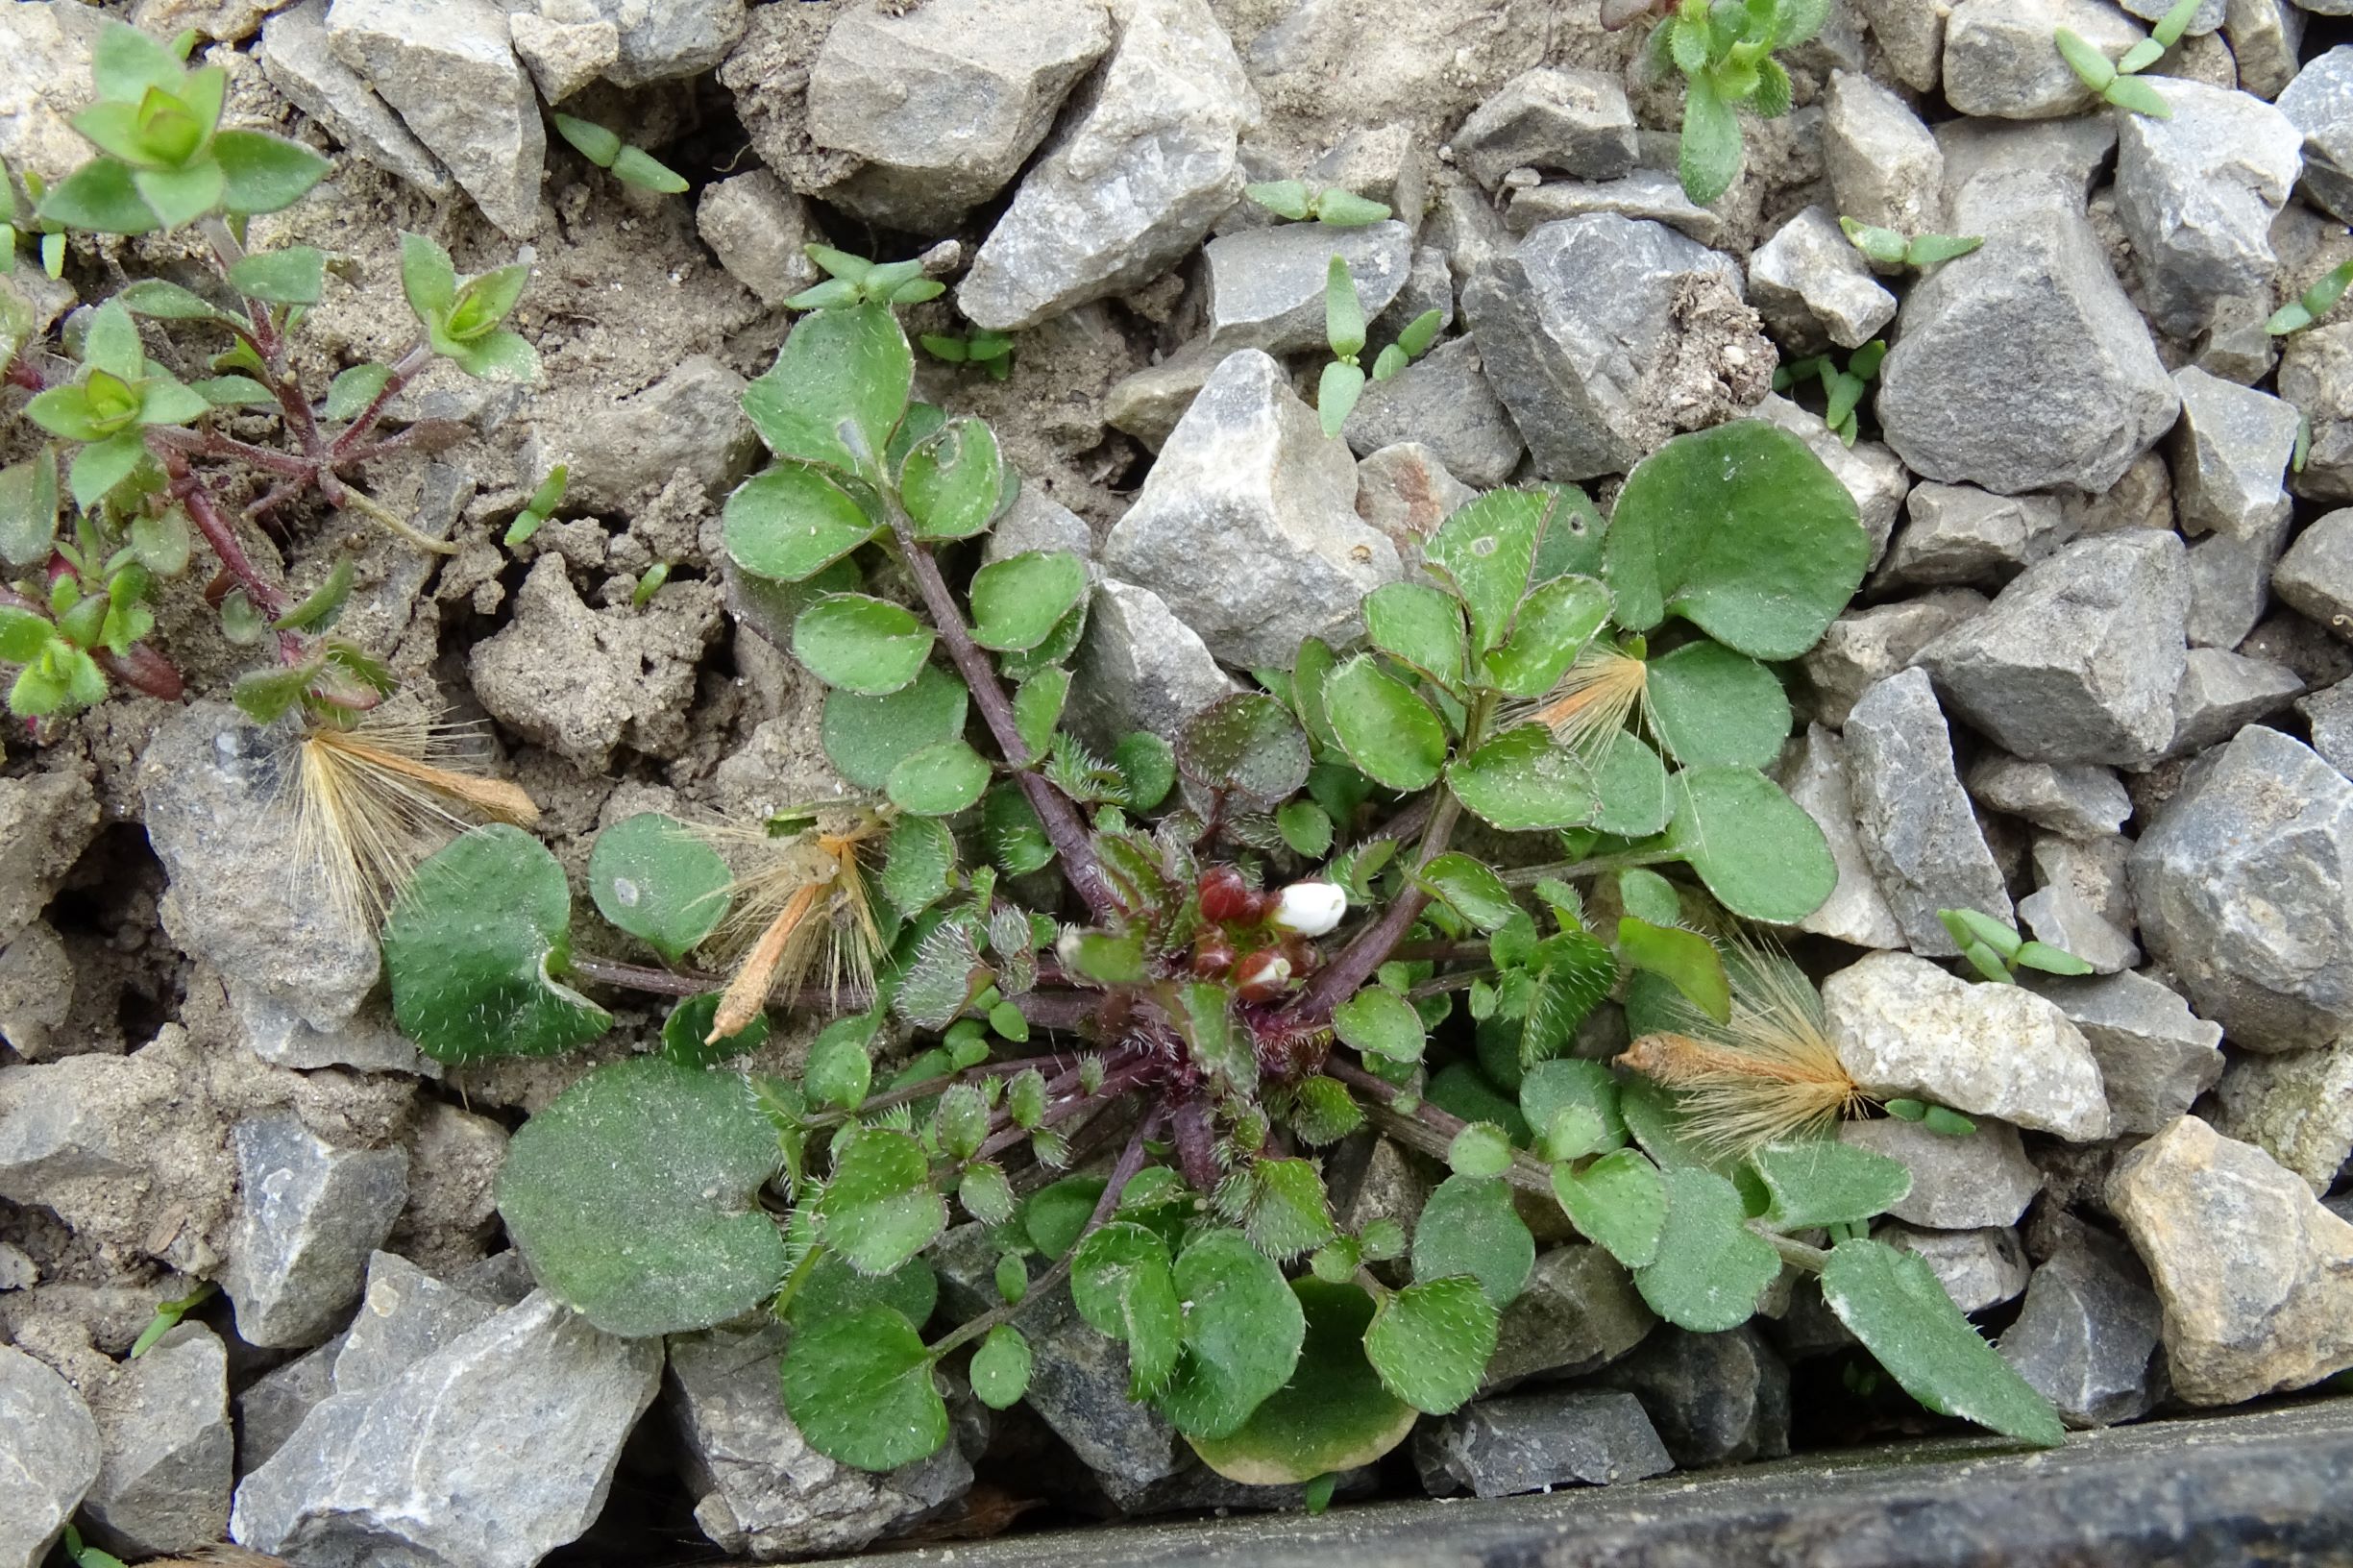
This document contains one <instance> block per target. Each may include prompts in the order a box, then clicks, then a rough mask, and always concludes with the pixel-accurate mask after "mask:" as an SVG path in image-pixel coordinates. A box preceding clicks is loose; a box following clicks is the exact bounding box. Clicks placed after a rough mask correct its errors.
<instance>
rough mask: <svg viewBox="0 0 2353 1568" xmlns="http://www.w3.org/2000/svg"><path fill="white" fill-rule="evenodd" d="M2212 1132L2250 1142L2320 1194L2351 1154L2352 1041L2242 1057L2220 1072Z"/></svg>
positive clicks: (2352, 1123) (2325, 1189)
mask: <svg viewBox="0 0 2353 1568" xmlns="http://www.w3.org/2000/svg"><path fill="white" fill-rule="evenodd" d="M2218 1098H2219V1099H2220V1100H2221V1102H2222V1114H2221V1115H2220V1116H2219V1117H2218V1119H2217V1122H2216V1125H2217V1127H2218V1129H2219V1130H2220V1131H2221V1132H2222V1133H2223V1135H2224V1136H2226V1137H2229V1138H2235V1139H2239V1140H2240V1141H2241V1142H2243V1143H2252V1144H2254V1145H2255V1146H2256V1147H2257V1148H2259V1149H2261V1150H2263V1151H2264V1152H2265V1153H2266V1154H2267V1155H2269V1156H2270V1157H2271V1158H2272V1159H2274V1160H2276V1161H2278V1162H2279V1163H2280V1164H2282V1165H2284V1166H2286V1167H2287V1168H2288V1169H2290V1170H2292V1171H2294V1172H2295V1173H2296V1174H2297V1175H2298V1176H2301V1177H2303V1178H2304V1180H2305V1182H2306V1183H2307V1184H2308V1185H2309V1186H2310V1187H2311V1188H2312V1189H2313V1195H2314V1196H2316V1197H2326V1196H2327V1195H2328V1189H2329V1188H2331V1187H2332V1186H2334V1185H2335V1184H2336V1181H2337V1173H2338V1172H2339V1171H2341V1170H2342V1169H2343V1168H2344V1164H2345V1161H2346V1159H2347V1157H2348V1156H2353V1043H2349V1042H2348V1041H2345V1040H2344V1039H2339V1040H2336V1041H2331V1042H2330V1043H2328V1044H2326V1045H2321V1046H2316V1047H2315V1048H2314V1049H2312V1050H2309V1051H2291V1052H2288V1053H2286V1054H2285V1055H2281V1056H2243V1057H2241V1058H2240V1059H2239V1060H2238V1061H2236V1062H2234V1063H2232V1064H2231V1066H2230V1070H2229V1071H2227V1072H2225V1073H2224V1074H2223V1075H2222V1082H2221V1086H2220V1088H2219V1090H2218Z"/></svg>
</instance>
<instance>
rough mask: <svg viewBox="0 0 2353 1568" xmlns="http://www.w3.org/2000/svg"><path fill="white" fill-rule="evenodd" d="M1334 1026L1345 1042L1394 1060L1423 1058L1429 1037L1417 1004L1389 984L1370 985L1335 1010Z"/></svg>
mask: <svg viewBox="0 0 2353 1568" xmlns="http://www.w3.org/2000/svg"><path fill="white" fill-rule="evenodd" d="M1332 1027H1333V1029H1334V1031H1335V1032H1336V1033H1337V1034H1338V1035H1339V1037H1340V1040H1341V1041H1342V1042H1343V1043H1345V1044H1348V1045H1352V1046H1354V1047H1355V1048H1356V1049H1357V1050H1359V1051H1361V1052H1363V1053H1364V1054H1365V1055H1366V1056H1377V1057H1383V1058H1385V1059H1386V1060H1388V1061H1391V1062H1418V1061H1420V1060H1421V1059H1422V1046H1423V1045H1424V1044H1425V1043H1426V1042H1427V1040H1428V1035H1427V1032H1426V1031H1425V1030H1424V1029H1423V1027H1422V1020H1421V1016H1420V1015H1419V1014H1417V1013H1415V1012H1414V1011H1413V1004H1412V1003H1411V1002H1409V1001H1407V1000H1406V999H1405V998H1404V997H1403V996H1400V995H1398V994H1397V992H1393V991H1391V990H1389V989H1388V988H1387V987H1386V986H1366V987H1365V988H1364V989H1363V990H1362V991H1360V992H1357V993H1356V994H1355V995H1354V996H1351V997H1349V998H1348V1000H1346V1001H1344V1002H1342V1003H1340V1005H1339V1006H1338V1007H1336V1008H1335V1009H1333V1011H1332Z"/></svg>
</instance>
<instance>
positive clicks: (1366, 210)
mask: <svg viewBox="0 0 2353 1568" xmlns="http://www.w3.org/2000/svg"><path fill="white" fill-rule="evenodd" d="M1388 215H1389V208H1387V207H1386V206H1385V205H1384V204H1383V203H1380V202H1376V201H1373V200H1371V199H1370V198H1369V197H1364V196H1359V195H1358V194H1357V193H1356V192H1355V191H1352V190H1341V189H1339V188H1337V187H1336V186H1335V187H1334V188H1332V189H1330V190H1326V191H1323V192H1321V193H1320V194H1318V195H1317V196H1316V198H1315V221H1316V222H1318V223H1320V224H1323V225H1324V226H1325V227H1327V228H1331V229H1361V228H1363V227H1364V226H1365V225H1366V224H1368V223H1379V222H1381V221H1383V220H1384V219H1385V218H1386V217H1388Z"/></svg>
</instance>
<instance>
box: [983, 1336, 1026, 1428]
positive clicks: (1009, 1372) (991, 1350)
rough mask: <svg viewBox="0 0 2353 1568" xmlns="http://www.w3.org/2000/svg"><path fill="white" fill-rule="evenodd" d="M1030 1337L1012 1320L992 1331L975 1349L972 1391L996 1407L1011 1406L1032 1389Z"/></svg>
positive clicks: (987, 1403)
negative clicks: (978, 1347) (1028, 1338)
mask: <svg viewBox="0 0 2353 1568" xmlns="http://www.w3.org/2000/svg"><path fill="white" fill-rule="evenodd" d="M1029 1372H1030V1350H1029V1341H1028V1340H1027V1339H1026V1338H1024V1337H1022V1335H1021V1331H1020V1330H1019V1329H1017V1328H1015V1327H1014V1326H1013V1325H1012V1324H1010V1323H999V1324H998V1325H997V1326H996V1327H995V1328H993V1329H991V1330H990V1331H989V1335H988V1337H987V1338H985V1339H983V1340H982V1341H981V1342H980V1349H978V1350H976V1351H974V1352H973V1353H972V1365H971V1367H970V1374H971V1379H972V1395H973V1397H974V1398H975V1399H978V1400H979V1401H980V1402H981V1403H982V1404H983V1405H986V1406H988V1407H989V1409H993V1410H1002V1409H1010V1408H1012V1407H1013V1406H1015V1405H1017V1404H1019V1403H1020V1401H1021V1396H1022V1395H1023V1394H1026V1393H1028V1392H1029Z"/></svg>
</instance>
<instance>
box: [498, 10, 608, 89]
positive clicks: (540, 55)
mask: <svg viewBox="0 0 2353 1568" xmlns="http://www.w3.org/2000/svg"><path fill="white" fill-rule="evenodd" d="M565 13H566V14H589V15H592V16H593V12H565ZM506 28H507V35H508V37H509V38H510V40H511V41H512V42H513V43H514V46H515V54H516V57H517V58H518V59H520V60H521V61H523V63H524V66H525V68H526V69H527V70H528V71H529V72H530V73H531V80H532V81H533V82H534V83H536V84H538V86H539V93H540V96H541V97H543V98H545V99H547V101H548V102H549V103H551V104H560V103H562V102H563V101H564V100H565V99H567V98H569V97H571V96H572V95H573V94H574V93H576V92H578V91H579V90H581V89H582V88H583V87H586V86H588V85H589V84H590V83H592V82H594V81H596V80H597V79H598V78H599V77H601V76H602V75H603V74H604V73H605V72H607V71H609V70H611V69H612V68H613V67H614V66H616V65H618V64H620V63H621V29H620V28H618V27H615V26H614V25H613V24H612V23H610V22H608V21H605V20H604V19H602V18H601V17H596V18H595V19H593V20H589V21H577V22H571V21H564V22H559V21H553V20H551V19H550V18H549V17H547V16H545V15H542V14H541V13H540V12H534V11H519V12H513V13H512V14H510V15H509V16H508V17H507V18H506Z"/></svg>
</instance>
